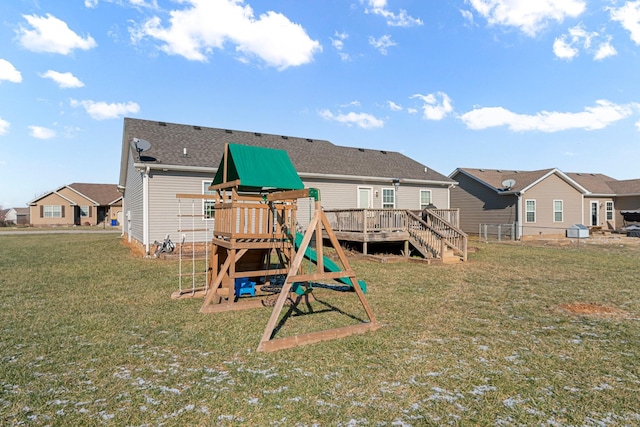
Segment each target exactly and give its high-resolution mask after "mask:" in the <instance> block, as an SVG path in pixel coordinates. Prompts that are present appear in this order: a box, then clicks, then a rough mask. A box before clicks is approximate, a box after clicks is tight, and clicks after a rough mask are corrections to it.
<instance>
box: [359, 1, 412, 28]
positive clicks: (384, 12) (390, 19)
mask: <svg viewBox="0 0 640 427" xmlns="http://www.w3.org/2000/svg"><path fill="white" fill-rule="evenodd" d="M368 5H369V7H370V8H371V9H368V8H367V9H365V13H373V14H375V15H380V16H382V17H383V18H385V19H386V20H387V25H389V26H390V27H412V26H414V25H422V24H423V22H422V20H421V19H420V18H414V17H412V16H409V15H408V14H407V11H406V10H403V9H400V12H399V13H397V14H396V13H394V12H391V11H389V10H388V9H387V0H368Z"/></svg>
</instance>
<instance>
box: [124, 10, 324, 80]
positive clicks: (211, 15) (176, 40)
mask: <svg viewBox="0 0 640 427" xmlns="http://www.w3.org/2000/svg"><path fill="white" fill-rule="evenodd" d="M178 3H179V4H184V5H186V6H187V7H186V8H184V9H182V10H173V11H171V12H170V15H171V18H170V19H169V21H170V22H169V26H168V27H164V26H163V25H162V21H161V19H160V18H159V17H157V16H156V17H153V18H151V19H149V20H147V21H146V22H144V23H143V24H142V25H141V26H140V27H138V28H135V29H131V34H132V41H133V42H134V43H135V42H136V41H138V40H140V39H142V38H145V37H150V38H153V39H157V40H159V41H161V42H162V43H163V44H162V45H161V46H160V49H161V50H162V51H164V52H165V53H167V54H169V55H180V56H183V57H185V58H186V59H188V60H192V61H206V60H207V58H208V56H209V55H210V54H211V53H212V51H213V50H214V49H220V50H223V49H225V45H226V44H232V45H235V52H236V54H237V55H238V59H239V60H240V61H242V62H245V63H246V62H249V60H250V58H252V57H257V58H259V59H261V60H262V61H264V62H265V63H266V64H267V65H269V66H272V67H276V68H278V69H279V70H284V69H286V68H288V67H292V66H298V65H303V64H306V63H309V62H311V61H312V60H313V55H314V54H315V53H317V52H321V51H322V46H320V43H319V42H318V41H316V40H312V39H311V38H310V37H309V36H308V35H307V33H306V31H305V29H304V28H303V27H302V26H301V25H299V24H296V23H293V22H291V21H290V20H289V19H288V18H287V17H286V16H284V15H282V14H280V13H277V12H273V11H269V12H266V13H264V14H262V15H260V16H259V17H258V18H256V17H255V16H254V14H253V9H252V8H251V7H250V6H248V5H247V6H245V5H243V0H182V1H180V2H178Z"/></svg>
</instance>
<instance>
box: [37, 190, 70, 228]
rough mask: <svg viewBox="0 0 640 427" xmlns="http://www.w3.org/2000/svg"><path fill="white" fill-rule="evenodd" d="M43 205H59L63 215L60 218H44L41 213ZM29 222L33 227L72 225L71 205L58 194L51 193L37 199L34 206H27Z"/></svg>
mask: <svg viewBox="0 0 640 427" xmlns="http://www.w3.org/2000/svg"><path fill="white" fill-rule="evenodd" d="M44 206H61V209H62V214H63V216H62V217H60V218H57V217H56V218H45V217H44V214H43V215H41V212H42V209H43V207H44ZM29 214H30V216H31V224H32V225H33V226H35V227H40V226H51V225H73V206H70V204H69V201H68V200H66V199H65V198H64V197H61V196H60V195H58V194H55V193H51V194H49V195H47V196H46V197H43V198H42V199H40V200H38V201H37V203H36V205H35V206H30V207H29Z"/></svg>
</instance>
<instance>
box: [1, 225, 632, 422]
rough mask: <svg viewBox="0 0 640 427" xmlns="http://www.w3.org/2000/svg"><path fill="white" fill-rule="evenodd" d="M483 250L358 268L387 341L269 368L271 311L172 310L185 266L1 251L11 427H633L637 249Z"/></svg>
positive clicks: (83, 248)
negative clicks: (261, 347) (578, 308)
mask: <svg viewBox="0 0 640 427" xmlns="http://www.w3.org/2000/svg"><path fill="white" fill-rule="evenodd" d="M473 245H474V246H476V247H477V248H478V251H477V252H475V253H472V254H470V262H468V263H464V264H458V265H443V266H437V265H432V266H428V265H423V264H414V263H384V264H383V263H375V262H371V261H353V262H352V267H353V268H354V269H355V270H356V272H357V273H358V275H359V277H360V278H362V279H364V280H365V281H366V282H367V285H368V293H367V298H368V301H369V303H370V305H371V307H372V309H373V311H374V313H375V315H376V317H377V319H378V321H380V322H381V323H382V324H383V327H382V328H381V329H380V330H378V331H376V332H373V333H367V334H364V335H356V336H351V337H348V338H345V339H341V340H334V341H328V342H324V343H319V344H313V345H308V346H304V347H299V348H294V349H288V350H282V351H279V352H275V353H259V352H256V351H255V348H256V347H257V345H258V343H259V341H260V337H261V335H262V332H263V330H264V327H265V325H266V322H267V320H268V318H269V315H270V313H271V311H270V309H269V308H264V309H256V310H246V311H242V312H230V313H220V314H210V315H204V314H200V313H199V312H198V310H199V307H200V305H201V300H182V301H173V300H171V299H170V294H171V293H172V292H173V291H175V290H176V289H177V286H178V285H177V283H178V281H177V272H178V264H177V261H167V260H156V259H141V258H135V257H133V256H132V255H131V254H130V253H129V250H128V249H127V248H126V247H125V246H123V245H122V244H121V242H120V239H119V236H116V235H111V234H106V235H98V234H96V235H82V234H79V235H72V234H69V235H15V236H14V235H11V236H0V334H1V335H0V337H1V338H0V425H3V426H5V425H8V426H13V425H30V426H40V425H42V426H44V425H51V426H69V425H74V426H75V425H131V426H156V425H168V426H172V425H176V426H183V425H203V426H204V425H216V426H217V425H219V426H232V425H258V426H423V425H483V426H484V425H495V426H522V425H549V426H560V425H562V426H568V425H573V426H618V425H620V426H621V425H640V403H638V402H639V399H638V396H639V391H640V357H639V356H640V268H639V266H640V251H639V250H638V249H640V246H628V245H626V244H610V245H583V246H581V248H580V249H579V250H578V249H576V248H575V247H534V246H529V245H521V244H517V245H497V244H491V245H485V244H479V243H477V244H476V243H474V244H473ZM314 292H318V294H319V295H318V298H319V300H320V301H323V302H325V304H321V303H316V304H315V305H314V309H316V310H317V309H320V310H319V311H322V310H321V309H322V307H328V306H335V307H337V308H339V309H341V310H343V311H344V312H347V313H352V312H353V313H355V314H356V316H360V314H358V313H359V312H358V310H359V308H358V306H357V304H354V302H353V301H354V298H355V296H354V295H353V294H349V295H344V294H342V295H335V296H334V294H337V293H335V292H333V293H329V292H327V291H326V290H323V289H318V290H317V291H314ZM574 303H588V304H594V305H595V306H604V307H608V308H611V309H615V311H614V312H613V313H605V314H604V315H576V314H572V313H570V312H568V311H567V310H564V309H562V308H561V307H560V306H561V305H563V304H574ZM335 313H336V312H335V311H332V312H328V313H322V312H319V313H318V314H313V315H308V316H298V317H292V318H291V319H290V320H289V322H288V323H287V327H286V328H288V329H286V328H285V329H286V330H285V329H283V331H282V332H283V333H286V332H287V331H288V332H289V333H298V332H304V331H306V330H307V329H313V328H314V327H315V328H316V329H318V328H319V329H323V328H324V327H325V326H328V325H333V324H339V322H342V320H337V317H339V316H336V314H335ZM348 322H353V319H350V318H348Z"/></svg>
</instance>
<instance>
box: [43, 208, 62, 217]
mask: <svg viewBox="0 0 640 427" xmlns="http://www.w3.org/2000/svg"><path fill="white" fill-rule="evenodd" d="M42 216H43V217H44V218H62V205H44V206H43V208H42Z"/></svg>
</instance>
